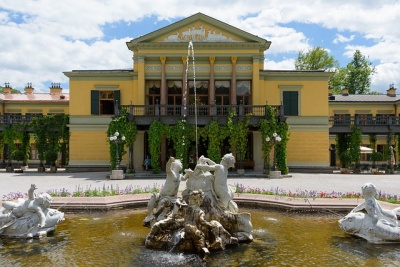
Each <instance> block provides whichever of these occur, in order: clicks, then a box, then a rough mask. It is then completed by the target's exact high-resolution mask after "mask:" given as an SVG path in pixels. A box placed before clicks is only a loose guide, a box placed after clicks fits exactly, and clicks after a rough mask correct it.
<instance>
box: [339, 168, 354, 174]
mask: <svg viewBox="0 0 400 267" xmlns="http://www.w3.org/2000/svg"><path fill="white" fill-rule="evenodd" d="M340 172H341V173H342V174H351V173H353V171H352V170H349V169H346V168H340Z"/></svg>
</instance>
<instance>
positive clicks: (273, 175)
mask: <svg viewBox="0 0 400 267" xmlns="http://www.w3.org/2000/svg"><path fill="white" fill-rule="evenodd" d="M268 177H269V178H271V179H277V178H282V174H281V171H269V176H268Z"/></svg>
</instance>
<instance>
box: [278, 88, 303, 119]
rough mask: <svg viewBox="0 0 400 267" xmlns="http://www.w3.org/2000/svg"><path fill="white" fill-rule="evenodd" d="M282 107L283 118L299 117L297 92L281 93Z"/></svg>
mask: <svg viewBox="0 0 400 267" xmlns="http://www.w3.org/2000/svg"><path fill="white" fill-rule="evenodd" d="M282 96H283V107H284V115H285V116H299V92H297V91H283V93H282Z"/></svg>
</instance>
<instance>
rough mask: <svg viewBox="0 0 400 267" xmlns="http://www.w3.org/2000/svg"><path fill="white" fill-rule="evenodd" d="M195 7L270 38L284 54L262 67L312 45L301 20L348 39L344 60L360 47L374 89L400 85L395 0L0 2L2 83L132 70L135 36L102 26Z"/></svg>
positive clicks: (282, 64)
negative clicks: (370, 63)
mask: <svg viewBox="0 0 400 267" xmlns="http://www.w3.org/2000/svg"><path fill="white" fill-rule="evenodd" d="M339 10H340V12H339ZM197 12H202V13H204V14H206V15H209V16H211V17H214V18H216V19H218V20H221V21H223V22H226V23H228V24H231V25H233V26H235V27H238V28H240V29H243V30H245V31H248V32H250V33H252V34H255V35H258V36H260V37H262V38H265V39H267V40H269V41H271V42H272V45H271V47H270V50H268V51H267V54H266V58H268V55H273V56H274V58H275V60H276V58H277V56H279V55H281V56H282V55H283V56H282V60H279V61H278V60H276V61H266V64H265V67H266V68H267V69H293V67H294V64H293V62H294V59H293V58H285V56H288V55H294V54H296V53H295V52H297V51H299V50H307V49H309V48H311V47H312V40H314V39H316V38H318V36H312V35H310V33H307V31H304V29H302V28H295V27H296V26H295V24H296V23H301V24H303V26H304V25H305V26H307V24H308V25H319V26H321V27H324V28H326V29H329V30H334V31H335V32H336V33H335V34H336V35H335V37H333V38H332V39H331V40H324V41H325V42H323V43H324V44H328V43H329V42H331V41H332V40H335V41H334V43H335V44H336V46H340V45H341V44H343V43H347V45H346V46H345V47H343V50H342V51H343V55H344V56H347V57H348V58H349V59H351V57H352V55H353V53H354V50H355V49H358V48H360V49H361V52H362V53H363V54H364V55H368V56H369V57H370V59H371V60H374V62H376V66H377V69H378V74H377V75H375V76H374V77H373V82H372V84H373V87H374V86H376V87H377V88H373V90H376V91H378V89H381V88H378V86H383V84H385V86H384V88H386V87H387V85H388V84H389V83H392V82H394V83H395V84H396V83H400V77H399V76H400V68H398V66H399V57H400V53H399V50H398V44H399V43H400V31H398V30H397V24H398V14H399V13H400V3H399V2H398V1H385V0H377V1H373V2H371V1H362V0H354V1H348V0H337V1H335V2H334V3H332V1H328V0H321V1H313V2H312V4H310V3H307V2H304V1H303V0H292V1H282V0H269V1H265V0H253V1H251V4H249V2H248V1H247V0H232V1H222V0H213V1H211V0H206V1H195V0H186V1H182V0H169V1H165V0H153V1H147V0H135V1H127V0H113V1H111V0H110V1H106V0H85V1H81V0H68V1H54V0H37V1H24V3H23V4H21V1H15V0H2V1H1V2H0V32H1V33H2V41H1V42H0V58H1V60H2V64H1V65H0V83H4V82H10V83H11V85H12V86H14V87H17V88H18V87H24V85H25V84H26V83H27V82H32V83H33V85H34V86H35V88H36V89H37V90H38V91H48V88H46V86H45V83H46V82H47V83H48V82H49V81H54V82H66V81H67V78H66V77H65V76H64V75H63V74H62V72H63V71H69V70H72V69H112V68H129V67H131V66H132V59H131V53H130V51H129V50H128V49H127V48H126V45H125V42H126V41H127V40H129V39H131V38H132V37H129V36H118V37H116V38H114V39H112V40H110V41H105V38H104V37H105V36H104V34H105V33H104V32H103V27H104V25H106V24H112V23H117V22H119V23H121V22H124V23H126V24H131V25H133V26H135V25H137V27H140V24H135V23H136V22H137V21H140V20H142V19H143V18H145V17H149V16H155V17H156V18H157V20H158V21H155V22H154V23H155V24H153V25H157V22H159V21H175V20H176V19H177V18H183V17H186V16H190V15H193V14H195V13H197ZM371 18H373V19H371ZM130 35H133V33H132V34H130ZM355 35H357V36H360V37H361V38H362V37H364V38H366V39H369V40H370V42H369V45H366V43H355V42H356V40H355V38H354V36H355ZM346 36H347V37H346ZM108 39H109V38H107V40H108ZM357 39H358V38H357ZM371 43H372V44H371ZM327 50H328V51H329V49H327ZM336 50H338V49H336ZM339 51H340V50H339ZM338 56H341V55H338ZM270 67H271V68H270Z"/></svg>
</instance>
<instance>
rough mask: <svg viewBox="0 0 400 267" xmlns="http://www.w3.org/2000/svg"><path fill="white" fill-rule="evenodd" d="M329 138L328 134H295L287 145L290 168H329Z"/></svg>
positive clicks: (292, 133) (293, 133) (291, 133)
mask: <svg viewBox="0 0 400 267" xmlns="http://www.w3.org/2000/svg"><path fill="white" fill-rule="evenodd" d="M328 149H329V138H328V135H327V133H326V132H293V131H290V141H289V142H288V145H287V151H288V153H287V154H288V157H287V162H288V165H289V167H290V166H329V150H328Z"/></svg>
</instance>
